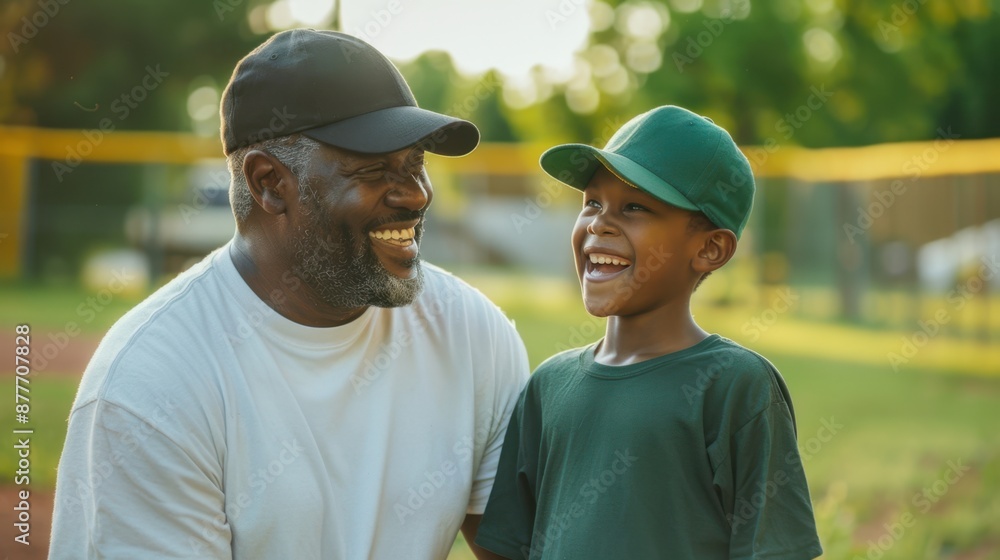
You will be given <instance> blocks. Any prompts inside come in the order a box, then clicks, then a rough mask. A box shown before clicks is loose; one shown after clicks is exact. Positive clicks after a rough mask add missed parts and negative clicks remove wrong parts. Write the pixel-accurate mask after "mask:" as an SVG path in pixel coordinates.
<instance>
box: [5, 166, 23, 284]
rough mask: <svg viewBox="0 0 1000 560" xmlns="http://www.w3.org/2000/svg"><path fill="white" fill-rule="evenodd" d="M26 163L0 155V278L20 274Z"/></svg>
mask: <svg viewBox="0 0 1000 560" xmlns="http://www.w3.org/2000/svg"><path fill="white" fill-rule="evenodd" d="M27 164H28V160H27V159H26V158H23V157H19V156H9V155H8V156H3V155H0V193H2V194H0V278H13V277H16V276H18V275H20V273H21V270H20V266H21V250H22V245H23V239H24V227H25V224H24V219H25V217H26V216H27V210H26V208H25V205H26V204H27V202H28V196H27V194H28V186H27V185H26V184H25V181H26V180H27Z"/></svg>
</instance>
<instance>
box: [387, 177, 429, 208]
mask: <svg viewBox="0 0 1000 560" xmlns="http://www.w3.org/2000/svg"><path fill="white" fill-rule="evenodd" d="M389 186H390V188H389V192H388V193H387V194H386V197H385V200H386V204H388V205H389V206H392V207H394V208H404V209H406V210H411V211H414V212H416V211H419V210H423V209H424V208H426V207H427V206H428V205H429V204H430V201H431V198H432V197H433V196H434V191H433V189H432V188H431V184H430V181H428V180H427V175H426V174H424V173H422V172H421V173H420V174H418V175H413V174H410V173H406V172H403V173H400V174H393V175H392V176H390V178H389Z"/></svg>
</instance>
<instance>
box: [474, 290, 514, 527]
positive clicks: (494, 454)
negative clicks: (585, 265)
mask: <svg viewBox="0 0 1000 560" xmlns="http://www.w3.org/2000/svg"><path fill="white" fill-rule="evenodd" d="M492 311H493V314H494V321H495V325H496V328H495V330H494V333H495V334H494V336H493V344H492V346H491V352H492V356H487V357H484V359H490V358H492V359H491V360H490V363H492V364H493V369H492V378H491V379H490V380H489V381H488V384H489V385H490V386H492V400H491V402H489V403H488V404H486V407H487V408H488V410H487V411H486V414H484V415H483V416H482V417H483V418H484V419H485V420H486V422H485V424H486V426H487V432H486V442H485V445H484V451H483V457H482V459H481V460H480V462H479V468H478V469H477V470H476V474H475V478H474V479H473V481H472V492H471V493H470V495H469V505H468V507H467V510H466V513H467V514H469V515H481V514H482V513H483V511H484V510H485V509H486V501H487V499H488V498H489V497H490V491H491V490H492V489H493V481H494V478H495V477H496V473H497V465H498V463H499V461H500V452H501V449H502V448H503V442H504V434H505V433H506V432H507V423H508V421H509V420H510V416H511V412H512V411H513V410H514V406H515V404H516V403H517V399H518V395H519V394H520V392H521V389H522V388H523V387H524V384H525V383H526V382H527V380H528V373H529V369H528V353H527V350H525V348H524V342H523V341H522V340H521V337H520V336H519V335H518V334H517V330H515V329H514V325H513V324H512V323H511V322H510V321H508V320H507V318H506V317H504V316H503V314H502V313H501V312H500V310H499V309H495V308H494V309H492ZM477 430H478V429H477Z"/></svg>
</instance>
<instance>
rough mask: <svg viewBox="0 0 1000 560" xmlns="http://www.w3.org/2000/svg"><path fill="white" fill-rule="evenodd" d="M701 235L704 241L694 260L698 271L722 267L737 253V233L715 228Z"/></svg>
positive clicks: (703, 271) (710, 270)
mask: <svg viewBox="0 0 1000 560" xmlns="http://www.w3.org/2000/svg"><path fill="white" fill-rule="evenodd" d="M699 237H700V238H701V239H702V241H703V243H702V246H701V248H700V249H699V250H698V253H697V255H695V258H694V261H693V266H694V269H695V271H697V272H701V273H705V272H712V271H714V270H717V269H719V268H722V265H724V264H726V263H727V262H729V259H731V258H733V254H734V253H736V234H735V233H733V232H732V231H729V230H728V229H713V230H712V231H707V232H705V233H704V234H702V235H701V236H699Z"/></svg>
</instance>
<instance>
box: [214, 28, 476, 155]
mask: <svg viewBox="0 0 1000 560" xmlns="http://www.w3.org/2000/svg"><path fill="white" fill-rule="evenodd" d="M296 132H298V133H301V134H303V135H305V136H308V137H309V138H312V139H314V140H318V141H320V142H324V143H326V144H329V145H331V146H335V147H338V148H344V149H347V150H351V151H355V152H361V153H367V154H378V153H386V152H394V151H396V150H401V149H403V148H406V147H408V146H413V145H416V144H418V143H419V144H422V145H423V147H424V149H425V150H427V151H429V152H432V153H436V154H441V155H445V156H462V155H465V154H468V153H469V152H471V151H472V150H474V149H475V148H476V146H477V145H478V144H479V130H478V129H477V128H476V126H475V125H474V124H472V123H471V122H469V121H466V120H462V119H458V118H455V117H449V116H447V115H442V114H440V113H435V112H433V111H428V110H426V109H421V108H420V107H418V106H417V101H416V99H414V97H413V93H412V92H411V91H410V88H409V86H408V85H407V84H406V81H405V80H403V76H402V75H400V73H399V70H397V69H396V67H395V66H393V64H392V62H390V61H389V59H387V58H386V57H385V56H384V55H383V54H382V53H380V52H378V51H377V50H376V49H375V47H372V46H371V45H369V44H368V43H366V42H364V41H362V40H360V39H358V38H356V37H352V36H351V35H347V34H344V33H338V32H336V31H317V30H315V29H291V30H288V31H282V32H281V33H277V34H275V35H273V36H272V37H271V38H270V39H268V40H267V41H265V42H264V44H262V45H260V46H259V47H257V48H256V49H254V50H253V51H251V52H250V54H248V55H247V56H246V57H244V58H243V59H242V60H240V61H239V63H237V64H236V69H235V70H234V71H233V77H232V78H231V79H230V80H229V84H228V85H227V86H226V89H225V91H224V92H223V94H222V145H223V151H224V152H225V153H226V155H229V154H230V153H232V152H233V151H234V150H236V149H237V148H240V147H243V146H248V145H250V144H254V143H257V142H260V141H262V140H267V139H269V138H275V137H279V136H286V135H289V134H294V133H296Z"/></svg>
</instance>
